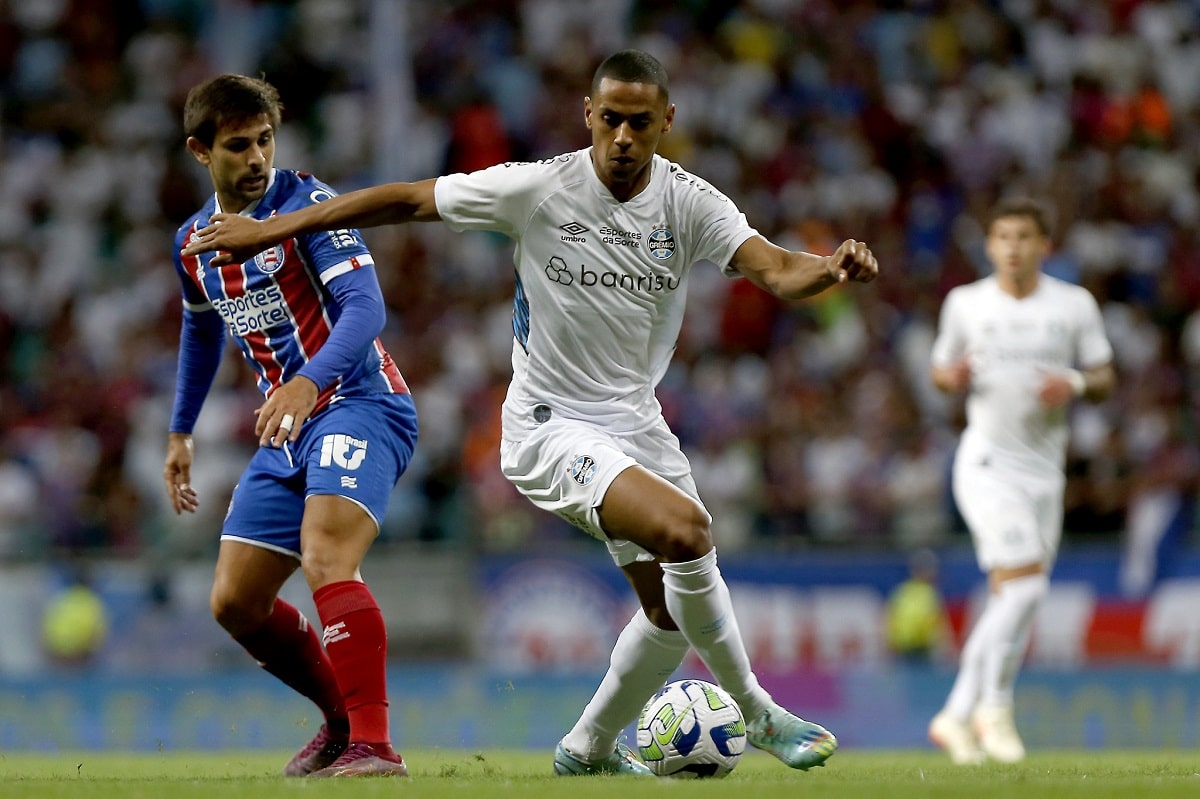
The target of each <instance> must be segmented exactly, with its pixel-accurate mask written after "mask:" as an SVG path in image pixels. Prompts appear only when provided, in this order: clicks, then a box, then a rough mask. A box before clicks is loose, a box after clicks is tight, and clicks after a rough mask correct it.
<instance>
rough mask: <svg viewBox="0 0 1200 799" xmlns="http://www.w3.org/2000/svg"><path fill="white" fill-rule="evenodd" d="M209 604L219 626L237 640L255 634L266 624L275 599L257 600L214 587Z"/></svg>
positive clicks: (217, 586) (218, 586)
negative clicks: (240, 636)
mask: <svg viewBox="0 0 1200 799" xmlns="http://www.w3.org/2000/svg"><path fill="white" fill-rule="evenodd" d="M208 604H209V608H210V609H211V610H212V615H213V618H214V619H216V620H217V624H219V625H221V627H222V628H223V629H224V630H225V631H226V632H228V633H229V634H230V635H232V636H233V637H235V638H236V637H238V636H239V635H245V634H246V633H251V632H254V631H255V630H257V629H258V628H259V627H261V626H262V625H263V624H265V623H266V621H267V619H268V618H269V617H270V615H271V610H272V608H273V607H274V605H275V598H274V597H268V598H265V599H255V598H251V597H247V596H244V595H242V594H240V593H238V592H236V591H231V590H225V589H223V588H222V587H221V586H220V585H214V586H213V591H212V594H211V595H210V596H209V599H208Z"/></svg>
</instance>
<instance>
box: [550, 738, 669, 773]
mask: <svg viewBox="0 0 1200 799" xmlns="http://www.w3.org/2000/svg"><path fill="white" fill-rule="evenodd" d="M554 773H555V774H557V775H558V776H560V777H582V776H586V775H591V774H616V775H618V776H623V777H653V776H654V772H653V771H651V770H650V769H649V768H647V767H646V764H645V763H643V762H642V761H640V760H638V759H637V758H636V757H634V754H633V751H632V750H630V748H629V747H628V746H626V745H625V744H623V743H621V742H620V741H618V742H617V745H616V747H615V748H614V749H613V751H612V754H610V755H609V756H608V757H606V758H604V759H603V760H597V761H593V762H590V763H589V762H588V761H586V760H581V759H580V758H578V757H575V755H573V754H571V753H570V752H568V751H567V749H566V747H565V746H563V745H562V741H559V743H558V746H557V747H556V748H555V750H554Z"/></svg>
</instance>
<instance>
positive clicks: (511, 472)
mask: <svg viewBox="0 0 1200 799" xmlns="http://www.w3.org/2000/svg"><path fill="white" fill-rule="evenodd" d="M635 464H636V461H635V460H634V458H633V457H632V456H631V455H629V454H628V453H626V452H625V451H624V449H623V448H622V445H621V442H620V441H619V440H617V439H616V438H614V437H613V436H611V435H609V434H608V433H606V432H604V431H603V430H601V429H600V428H598V427H596V426H595V425H592V424H588V423H585V422H578V421H573V420H569V419H565V420H559V419H555V420H552V421H550V422H547V423H545V424H543V425H541V426H540V427H538V428H537V429H536V430H534V431H533V432H532V433H531V434H530V435H528V436H527V437H526V438H525V439H523V440H521V441H509V440H505V441H503V442H501V444H500V469H501V471H502V472H503V473H504V476H505V477H507V478H508V480H509V481H510V482H511V483H512V484H513V485H514V486H516V488H517V490H518V491H520V492H521V494H522V495H523V496H524V497H525V498H526V499H528V500H529V501H530V502H532V503H533V504H534V505H536V506H537V507H539V508H541V509H542V510H545V511H549V512H550V513H553V514H555V515H556V516H558V517H560V518H562V519H564V520H566V521H567V522H569V523H571V524H573V525H574V526H576V527H578V528H579V529H581V530H583V531H584V532H586V533H587V534H588V535H590V536H592V537H594V538H598V539H600V540H601V541H607V540H608V536H607V535H606V534H605V532H604V529H603V527H602V525H601V524H600V516H599V513H598V511H597V508H599V507H600V503H601V502H602V501H603V500H604V495H605V493H606V492H607V491H608V487H609V486H610V485H611V484H612V481H613V480H614V479H616V477H617V475H619V474H620V473H621V472H623V471H625V470H626V469H628V468H630V467H631V466H633V465H635Z"/></svg>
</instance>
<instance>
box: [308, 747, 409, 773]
mask: <svg viewBox="0 0 1200 799" xmlns="http://www.w3.org/2000/svg"><path fill="white" fill-rule="evenodd" d="M309 776H310V777H407V776H408V767H407V766H405V765H404V758H402V757H400V755H398V754H395V753H392V754H390V755H383V754H380V753H379V751H377V750H376V749H375V747H373V746H371V745H370V744H365V743H361V742H359V741H355V742H354V743H352V744H350V745H349V746H347V747H346V751H344V752H342V754H341V756H339V757H338V759H337V760H335V761H334V762H333V763H332V764H331V765H328V766H326V767H325V768H323V769H321V770H320V771H314V772H313V773H312V774H310V775H309Z"/></svg>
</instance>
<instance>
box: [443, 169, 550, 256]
mask: <svg viewBox="0 0 1200 799" xmlns="http://www.w3.org/2000/svg"><path fill="white" fill-rule="evenodd" d="M543 174H544V170H543V169H542V168H541V167H540V165H539V164H536V163H507V164H497V165H496V166H491V167H488V168H486V169H480V170H478V171H476V172H470V173H462V172H459V173H456V174H453V175H444V176H442V177H440V178H438V179H437V182H436V183H435V184H434V186H433V194H434V201H435V203H436V204H437V210H438V215H439V216H440V217H441V218H442V221H443V222H445V223H446V224H447V225H448V226H449V227H450V229H451V230H455V231H464V230H490V231H495V232H497V233H503V234H504V235H506V236H508V237H509V238H516V237H517V236H518V235H519V234H520V231H521V230H523V229H524V227H525V224H526V222H527V221H528V220H529V218H530V217H531V216H532V215H533V210H534V207H535V205H536V203H537V201H538V199H537V198H538V197H540V196H541V194H540V193H538V192H537V191H536V189H537V188H538V187H539V186H544V183H543V182H542V180H541V178H542V176H543ZM542 193H544V192H542Z"/></svg>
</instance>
